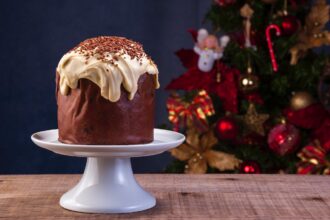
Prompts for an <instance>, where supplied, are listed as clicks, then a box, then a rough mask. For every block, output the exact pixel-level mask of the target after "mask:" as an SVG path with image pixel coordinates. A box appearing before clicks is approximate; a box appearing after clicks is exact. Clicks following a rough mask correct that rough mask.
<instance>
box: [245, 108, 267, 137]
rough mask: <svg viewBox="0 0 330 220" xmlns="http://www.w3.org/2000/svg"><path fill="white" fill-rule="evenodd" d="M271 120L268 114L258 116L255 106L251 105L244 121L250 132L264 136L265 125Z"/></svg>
mask: <svg viewBox="0 0 330 220" xmlns="http://www.w3.org/2000/svg"><path fill="white" fill-rule="evenodd" d="M268 118H269V115H268V114H258V112H257V110H256V107H255V106H254V104H252V103H250V104H249V108H248V110H247V112H246V114H245V115H244V116H243V121H244V123H245V125H246V126H247V128H248V129H249V130H250V131H254V132H256V133H257V134H260V135H262V136H264V135H265V130H264V126H263V125H264V123H265V121H266V120H267V119H268Z"/></svg>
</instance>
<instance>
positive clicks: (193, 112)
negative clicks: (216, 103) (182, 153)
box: [166, 90, 214, 131]
mask: <svg viewBox="0 0 330 220" xmlns="http://www.w3.org/2000/svg"><path fill="white" fill-rule="evenodd" d="M166 106H167V110H168V114H169V115H168V119H169V120H170V122H172V123H173V130H175V131H178V130H179V127H180V124H182V122H183V123H184V124H185V125H186V124H187V122H188V120H190V121H191V122H195V123H196V126H197V127H202V128H205V127H206V126H207V116H211V115H213V114H214V107H213V103H212V100H211V98H210V97H209V95H208V94H207V93H206V91H204V90H201V91H199V92H198V94H197V95H196V96H195V97H194V99H193V100H192V102H186V101H183V100H182V99H181V97H180V96H179V95H178V94H176V93H174V94H173V95H171V96H170V97H169V98H168V99H167V103H166Z"/></svg>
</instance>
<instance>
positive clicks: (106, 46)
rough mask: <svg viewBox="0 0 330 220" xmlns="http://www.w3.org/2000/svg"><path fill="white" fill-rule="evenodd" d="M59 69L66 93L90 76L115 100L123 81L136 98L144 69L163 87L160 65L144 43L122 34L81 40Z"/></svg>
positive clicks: (63, 59) (61, 89)
mask: <svg viewBox="0 0 330 220" xmlns="http://www.w3.org/2000/svg"><path fill="white" fill-rule="evenodd" d="M57 72H58V74H59V75H60V82H59V83H60V85H59V86H60V92H61V94H62V95H67V94H68V93H69V91H70V89H75V88H77V86H78V81H79V79H88V80H90V81H92V82H94V83H95V84H96V85H98V86H99V87H100V91H101V95H102V97H104V98H105V99H108V100H110V101H111V102H116V101H118V100H119V98H120V94H121V85H123V87H124V88H125V90H126V91H127V92H128V94H129V97H128V98H129V99H130V100H132V99H133V98H134V95H135V93H136V91H137V89H138V80H139V78H140V76H141V75H143V74H144V73H148V74H154V75H155V76H156V77H155V87H156V88H159V82H158V69H157V66H156V65H155V64H154V62H153V61H152V60H151V59H150V58H149V57H148V56H147V55H146V54H145V52H144V51H143V49H142V46H141V45H140V44H138V43H136V42H134V41H130V40H128V39H126V38H121V37H97V38H92V39H88V40H86V41H84V42H82V43H80V44H79V45H78V46H77V47H76V48H74V49H72V50H71V51H69V52H68V53H66V54H65V55H64V56H63V57H62V59H61V60H60V62H59V64H58V66H57Z"/></svg>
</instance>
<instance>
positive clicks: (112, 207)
mask: <svg viewBox="0 0 330 220" xmlns="http://www.w3.org/2000/svg"><path fill="white" fill-rule="evenodd" d="M31 139H32V141H33V142H34V143H35V144H36V145H38V146H40V147H42V148H45V149H47V150H50V151H53V152H55V153H58V154H62V155H67V156H75V157H87V164H86V167H85V171H84V174H83V176H82V178H81V180H80V181H79V183H78V184H77V185H76V186H75V187H73V188H72V189H71V190H69V191H68V192H66V193H65V194H64V195H63V196H62V197H61V200H60V205H61V206H62V207H64V208H66V209H69V210H73V211H78V212H88V213H129V212H136V211H142V210H145V209H149V208H152V207H153V206H155V205H156V199H155V197H153V196H152V195H151V194H150V193H148V192H146V191H144V189H143V188H141V186H140V185H139V184H138V183H137V182H136V180H135V178H134V176H133V171H132V167H131V160H130V158H131V157H142V156H149V155H155V154H160V153H162V152H164V151H166V150H169V149H171V148H174V147H176V146H178V145H180V144H181V143H182V142H183V141H184V139H185V137H184V136H183V135H182V134H180V133H177V132H174V131H168V130H162V129H155V130H154V141H153V142H152V143H149V144H137V145H76V144H63V143H60V142H59V141H58V140H57V139H58V130H57V129H54V130H47V131H41V132H38V133H35V134H33V135H32V136H31Z"/></svg>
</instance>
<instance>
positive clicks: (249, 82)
mask: <svg viewBox="0 0 330 220" xmlns="http://www.w3.org/2000/svg"><path fill="white" fill-rule="evenodd" d="M238 82H239V85H238V86H239V88H240V90H241V91H242V92H252V91H254V90H256V89H257V88H258V86H259V78H258V77H257V76H256V75H254V74H253V73H252V68H251V66H250V64H248V69H247V73H246V74H242V75H240V77H239V80H238Z"/></svg>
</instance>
